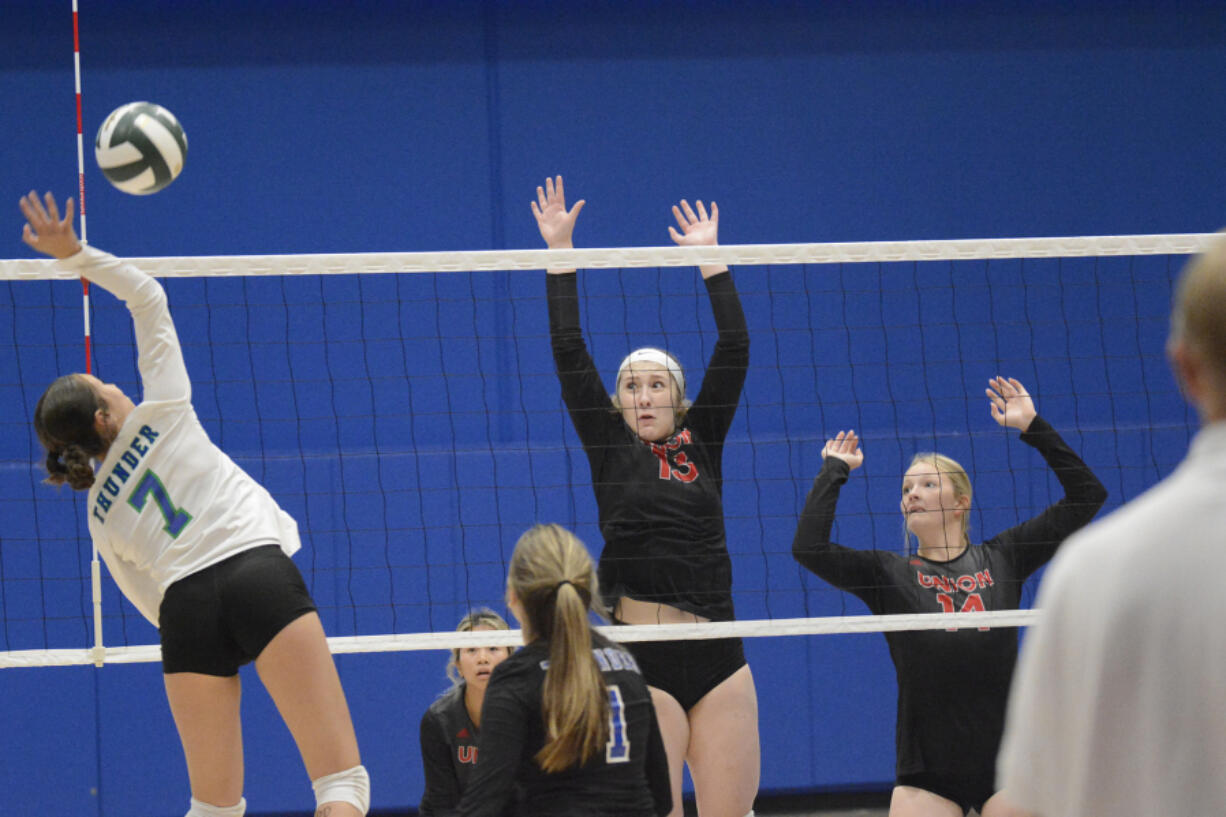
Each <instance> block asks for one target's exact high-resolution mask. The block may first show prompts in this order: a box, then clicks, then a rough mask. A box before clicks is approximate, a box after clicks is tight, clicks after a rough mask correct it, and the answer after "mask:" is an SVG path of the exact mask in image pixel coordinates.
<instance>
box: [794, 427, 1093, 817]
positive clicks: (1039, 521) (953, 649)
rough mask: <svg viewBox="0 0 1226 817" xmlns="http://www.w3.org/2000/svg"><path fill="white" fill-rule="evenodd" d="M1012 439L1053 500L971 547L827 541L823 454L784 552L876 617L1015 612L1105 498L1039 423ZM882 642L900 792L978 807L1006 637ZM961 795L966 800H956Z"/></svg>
mask: <svg viewBox="0 0 1226 817" xmlns="http://www.w3.org/2000/svg"><path fill="white" fill-rule="evenodd" d="M1021 439H1022V441H1023V442H1025V443H1027V444H1028V445H1031V446H1033V447H1034V448H1035V449H1036V450H1037V451H1038V452H1039V453H1040V454H1041V455H1042V456H1043V458H1044V459H1045V460H1046V461H1047V464H1048V465H1049V466H1050V467H1051V469H1052V471H1054V472H1055V474H1056V477H1057V478H1058V479H1059V480H1060V484H1061V485H1062V486H1063V488H1064V492H1065V495H1064V498H1062V499H1061V500H1060V501H1059V502H1057V503H1056V504H1055V505H1052V506H1051V507H1049V508H1047V509H1046V510H1045V511H1043V512H1042V513H1040V514H1039V515H1038V516H1036V517H1034V518H1033V519H1030V520H1028V521H1026V522H1023V523H1022V524H1020V525H1017V526H1015V527H1012V528H1009V529H1008V530H1006V531H1004V532H1003V533H1000V534H998V535H996V536H994V537H992V538H991V539H988V540H987V541H985V542H984V543H983V544H982V545H972V546H970V547H967V548H966V550H965V551H964V552H963V553H962V554H961V555H960V556H957V557H956V558H954V559H952V560H950V561H947V562H944V561H935V560H931V559H925V558H923V557H921V556H902V555H900V554H897V553H891V552H887V551H881V550H875V549H874V550H856V549H852V548H847V547H843V546H841V545H837V544H835V543H833V542H831V541H830V530H831V526H832V524H833V522H834V512H835V505H836V503H837V502H838V498H839V491H840V488H841V487H842V485H843V483H845V482H846V481H847V478H848V475H849V473H850V468H849V466H848V464H847V463H846V462H845V461H843V460H841V459H838V458H836V457H834V456H829V457H827V458H826V460H825V463H824V464H823V466H822V470H821V473H819V474H818V476H817V478H816V480H815V481H814V483H813V487H812V489H811V490H810V491H809V495H808V498H807V500H806V502H805V507H804V511H803V512H802V514H801V518H800V524H799V527H798V528H797V531H796V538H795V541H794V542H793V544H792V553H793V555H794V556H795V557H796V560H797V561H798V562H800V563H801V564H802V565H804V566H805V567H807V568H808V569H809V570H811V571H813V572H814V573H816V574H817V575H818V576H820V577H821V578H823V579H825V580H826V581H828V582H830V583H831V584H833V585H834V586H836V587H838V588H840V589H842V590H846V591H848V592H850V593H853V594H855V595H856V596H857V597H859V598H860V599H861V600H862V601H863V602H864V603H865V604H867V605H868V607H869V609H870V610H871V611H872V612H873V613H876V614H879V615H884V614H890V613H940V612H970V611H986V610H1009V609H1016V608H1017V606H1018V603H1019V600H1020V594H1021V588H1022V584H1023V582H1024V581H1025V580H1026V578H1027V577H1028V576H1029V575H1030V574H1031V573H1033V572H1034V571H1035V570H1037V569H1038V568H1039V567H1041V566H1042V565H1043V564H1044V563H1046V562H1047V561H1048V560H1049V559H1050V558H1051V557H1052V555H1053V554H1054V553H1055V551H1056V548H1057V547H1058V546H1059V545H1060V543H1061V542H1062V541H1064V539H1065V538H1066V537H1068V536H1069V535H1070V534H1072V533H1073V532H1074V531H1076V530H1077V529H1079V528H1081V527H1082V526H1084V525H1085V524H1087V523H1088V522H1089V521H1090V520H1091V519H1093V517H1094V515H1095V514H1096V513H1097V512H1098V510H1099V508H1101V507H1102V504H1103V503H1104V502H1105V501H1106V498H1107V492H1106V489H1105V488H1104V487H1103V485H1102V483H1100V482H1099V481H1098V479H1097V478H1096V477H1095V476H1094V474H1093V473H1092V472H1091V471H1090V469H1089V467H1088V466H1087V465H1086V464H1085V463H1084V462H1083V461H1082V460H1081V458H1080V457H1078V456H1077V454H1075V453H1074V452H1073V450H1072V449H1071V448H1069V446H1068V445H1067V444H1066V443H1065V442H1064V440H1063V439H1061V437H1060V435H1059V434H1058V433H1057V432H1056V431H1055V429H1053V428H1052V427H1051V426H1050V425H1049V424H1048V423H1047V422H1046V421H1045V420H1043V419H1042V418H1041V417H1037V416H1036V417H1035V418H1034V420H1033V421H1032V422H1031V423H1030V425H1029V427H1028V428H1027V429H1026V431H1025V432H1024V433H1023V434H1022V435H1021ZM885 638H886V641H887V642H888V644H889V647H890V657H891V658H892V659H893V661H894V667H895V670H896V672H897V675H898V719H897V724H896V730H895V739H896V745H897V768H896V771H897V775H898V778H899V783H900V785H917V786H919V787H920V788H925V789H928V790H933V791H936V793H937V794H940V795H941V796H943V797H947V798H949V799H951V800H954V801H955V802H959V803H960V804H962V805H963V807H964V808H967V807H968V805H967V798H968V797H969V798H970V799H971V800H973V801H977V802H971V803H970V805H973V806H974V807H975V808H977V809H980V808H981V807H982V802H983V800H986V799H987V797H988V796H990V795H991V794H992V793H993V792H994V790H995V788H994V777H995V762H996V752H997V750H998V748H999V746H1000V739H1001V733H1002V731H1003V728H1004V716H1005V703H1006V698H1007V695H1008V691H1009V682H1010V679H1011V678H1012V676H1013V667H1014V664H1015V662H1016V660H1017V630H1016V629H1015V628H1012V627H1008V628H1000V629H987V628H984V629H982V630H956V631H944V630H919V631H906V632H890V633H885ZM942 789H945V790H942ZM964 792H969V793H970V794H967V795H966V796H961V794H962V793H964ZM985 793H986V794H985ZM971 795H973V797H972V796H971Z"/></svg>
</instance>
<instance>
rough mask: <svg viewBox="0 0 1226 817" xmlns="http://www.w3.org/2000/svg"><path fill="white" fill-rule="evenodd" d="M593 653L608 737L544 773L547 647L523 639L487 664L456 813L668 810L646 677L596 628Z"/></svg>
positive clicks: (651, 814) (604, 815)
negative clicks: (592, 751)
mask: <svg viewBox="0 0 1226 817" xmlns="http://www.w3.org/2000/svg"><path fill="white" fill-rule="evenodd" d="M592 644H593V649H592V654H593V655H594V656H595V658H596V661H597V663H598V664H599V665H600V668H601V674H602V675H603V676H604V680H605V684H606V685H607V686H608V689H609V704H610V724H609V741H608V744H607V745H606V747H605V751H604V752H603V753H600V754H597V755H596V757H594V758H592V759H590V760H589V761H588V762H587V763H585V764H583V765H582V766H573V767H571V768H569V769H565V770H563V771H560V772H553V773H548V774H547V773H545V772H543V771H542V770H541V768H540V766H538V765H537V762H536V760H535V759H534V758H535V756H536V754H537V752H539V751H540V750H541V748H542V747H543V746H544V745H545V722H544V717H543V716H542V714H541V692H542V689H543V687H544V683H545V669H546V667H547V666H548V664H549V649H548V647H547V646H546V645H545V644H544V643H543V642H539V641H538V642H535V643H532V644H529V645H528V646H526V647H524V648H523V649H521V650H519V651H518V652H516V653H515V654H514V655H512V656H511V657H510V658H508V659H506V660H505V661H503V662H502V663H501V664H499V665H498V666H497V667H495V668H494V673H493V675H492V676H491V677H490V685H489V687H488V688H487V689H486V692H485V703H484V705H483V707H482V710H481V739H480V742H479V748H478V763H477V767H476V769H475V770H474V771H473V774H472V776H471V777H470V778H469V781H468V788H467V789H466V790H465V792H464V798H463V800H462V801H461V803H460V814H462V815H463V817H497V815H500V814H504V813H506V808H507V804H508V803H509V802H510V799H511V797H512V794H513V791H514V788H513V787H515V786H516V785H517V784H518V804H517V805H516V807H515V813H516V814H520V815H524V816H525V817H527V816H528V815H532V816H533V817H555V815H556V817H655V816H656V815H665V814H667V813H668V812H669V811H670V810H671V809H672V792H671V789H670V786H669V777H668V759H667V757H666V756H665V754H664V742H663V739H662V738H661V736H660V728H659V725H658V724H657V723H656V711H655V708H654V707H653V706H652V703H651V696H650V694H649V693H648V692H647V684H646V683H645V682H644V681H643V676H642V673H640V672H639V668H638V665H637V664H636V663H635V661H634V658H633V656H631V655H630V653H628V652H626V651H625V650H624V649H623V648H621V647H620V646H618V645H616V644H614V643H613V642H612V641H609V640H608V639H606V638H604V637H603V636H601V635H599V634H598V633H593V634H592Z"/></svg>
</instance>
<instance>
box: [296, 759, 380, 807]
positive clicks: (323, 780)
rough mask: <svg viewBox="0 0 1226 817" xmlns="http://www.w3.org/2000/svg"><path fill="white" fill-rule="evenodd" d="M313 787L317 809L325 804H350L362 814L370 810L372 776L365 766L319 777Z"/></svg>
mask: <svg viewBox="0 0 1226 817" xmlns="http://www.w3.org/2000/svg"><path fill="white" fill-rule="evenodd" d="M311 787H312V788H313V789H315V808H317V809H318V808H319V807H320V806H322V805H323V804H324V803H348V804H349V805H351V806H353V807H354V808H356V809H357V810H358V811H359V812H360V813H362V814H365V813H366V812H367V811H369V810H370V775H368V774H367V773H366V767H365V766H354V767H353V768H351V769H345V770H344V771H341V772H334V773H333V774H326V775H324V776H323V777H317V778H315V779H314V780H312V781H311Z"/></svg>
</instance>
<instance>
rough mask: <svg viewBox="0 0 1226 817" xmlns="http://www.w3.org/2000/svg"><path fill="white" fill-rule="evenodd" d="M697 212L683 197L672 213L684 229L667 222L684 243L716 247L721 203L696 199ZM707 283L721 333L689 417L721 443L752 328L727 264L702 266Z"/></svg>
mask: <svg viewBox="0 0 1226 817" xmlns="http://www.w3.org/2000/svg"><path fill="white" fill-rule="evenodd" d="M697 205H698V212H697V213H695V212H694V209H693V208H691V207H690V205H689V202H687V201H685V200H684V199H683V200H682V201H681V203H680V205H675V206H674V207H673V216H674V217H675V218H676V219H677V223H678V224H679V225H680V226H681V229H682V230H683V231H684V232H678V231H677V229H676V228H675V227H669V228H668V229H669V233H670V234H671V235H672V237H673V241H676V242H677V243H678V244H681V245H688V246H715V245H716V243H717V234H718V232H719V207H718V206H716V204H715V202H711V213H710V215H709V216H708V214H707V210H706V207H704V206H703V203H702V202H701V201H699V202H697ZM699 270H700V271H701V272H702V278H703V283H705V284H706V287H707V296H708V297H709V298H710V299H711V312H712V314H713V315H714V317H715V328H716V330H718V332H719V337H718V338H717V339H716V341H715V347H714V348H713V349H712V350H711V359H710V360H709V361H707V370H706V372H705V373H704V374H703V378H702V387H701V388H700V389H699V392H698V396H697V397H696V398H694V406H693V409H692V410H691V412H690V414H689V416H688V422H689V423H690V425H692V426H693V427H694V428H695V429H696V430H697V431H699V432H700V433H701V434H702V436H703V437H704V438H705V439H706V441H707V442H708V444H716V443H721V442H722V440H723V439H724V437H725V436H726V435H727V433H728V429H729V428H730V427H731V426H732V419H733V416H734V415H735V414H736V408H737V404H738V403H740V401H741V390H742V388H743V387H744V385H745V375H746V372H747V371H748V369H749V329H748V327H747V326H746V323H745V310H744V309H743V308H742V307H741V299H740V296H739V295H737V291H736V285H735V283H733V280H732V274H731V273H730V272H729V271H728V266H727V265H726V264H713V265H702V266H700V267H699Z"/></svg>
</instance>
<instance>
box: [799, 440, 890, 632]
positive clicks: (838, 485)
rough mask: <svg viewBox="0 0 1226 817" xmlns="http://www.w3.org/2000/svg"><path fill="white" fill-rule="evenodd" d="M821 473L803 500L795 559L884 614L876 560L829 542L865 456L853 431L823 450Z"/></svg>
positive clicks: (865, 553)
mask: <svg viewBox="0 0 1226 817" xmlns="http://www.w3.org/2000/svg"><path fill="white" fill-rule="evenodd" d="M822 459H823V463H822V470H821V472H820V473H818V475H817V478H816V479H815V480H814V481H813V487H812V488H810V489H809V495H808V497H806V499H805V507H804V510H803V511H801V513H800V523H799V524H798V525H797V526H796V537H795V538H794V539H793V540H792V556H793V557H794V558H795V559H796V561H798V562H800V563H801V564H802V565H804V566H805V567H806V568H808V569H809V570H811V571H813V573H815V574H817V575H818V576H820V577H821V578H823V579H825V580H826V581H828V582H830V583H831V584H832V585H834V586H835V587H838V588H840V589H842V590H847V591H849V592H851V593H854V594H855V595H857V596H859V597H860V599H862V600H863V601H864V602H865V603H866V604H867V605H868V606H869V608H870V609H872V610H873V611H874V612H880V611H879V610H878V605H877V604H876V601H877V599H876V597H875V592H876V588H879V587H880V586H881V584H882V582H881V579H880V571H879V570H878V569H877V562H876V557H875V554H874V553H873V552H872V551H860V550H855V549H853V548H848V547H843V546H842V545H836V544H835V543H834V542H831V541H830V529H831V528H832V527H833V525H834V511H835V507H836V506H837V505H838V502H839V492H840V491H841V489H842V487H843V483H845V482H847V478H848V476H850V474H851V472H852V470H853V469H855V468H859V467H860V466H861V465H862V464H863V463H864V451H863V450H862V449H861V448H860V438H859V437H858V436H856V432H855V431H848V432H843V431H840V432H839V433H838V434H836V435H835V436H834V438H833V439H829V440H827V441H826V445H825V447H824V448H822Z"/></svg>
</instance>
